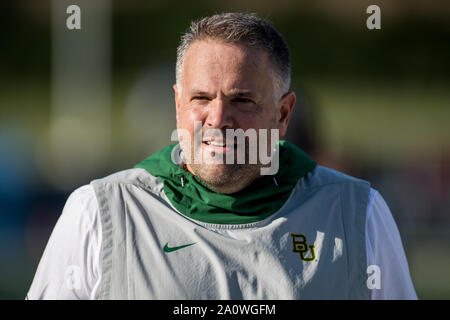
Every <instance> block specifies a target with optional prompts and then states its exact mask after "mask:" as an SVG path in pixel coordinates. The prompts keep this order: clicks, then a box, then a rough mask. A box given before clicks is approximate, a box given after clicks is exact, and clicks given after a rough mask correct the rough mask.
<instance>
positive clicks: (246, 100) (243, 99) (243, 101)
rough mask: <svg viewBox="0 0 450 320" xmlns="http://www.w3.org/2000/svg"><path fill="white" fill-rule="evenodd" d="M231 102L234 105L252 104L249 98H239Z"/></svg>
mask: <svg viewBox="0 0 450 320" xmlns="http://www.w3.org/2000/svg"><path fill="white" fill-rule="evenodd" d="M232 101H233V102H236V103H253V101H252V100H251V99H249V98H241V97H239V98H234V99H233V100H232Z"/></svg>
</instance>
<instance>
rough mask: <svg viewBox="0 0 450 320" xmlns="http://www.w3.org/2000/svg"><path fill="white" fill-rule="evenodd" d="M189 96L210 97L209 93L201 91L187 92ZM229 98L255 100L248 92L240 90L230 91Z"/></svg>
mask: <svg viewBox="0 0 450 320" xmlns="http://www.w3.org/2000/svg"><path fill="white" fill-rule="evenodd" d="M189 93H190V95H206V96H209V95H211V94H210V93H209V92H206V91H203V90H196V89H194V90H191V91H189ZM229 96H231V97H249V98H255V97H256V95H255V94H254V93H253V92H251V91H250V90H240V89H236V90H231V91H230V93H229Z"/></svg>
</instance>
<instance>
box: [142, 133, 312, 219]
mask: <svg viewBox="0 0 450 320" xmlns="http://www.w3.org/2000/svg"><path fill="white" fill-rule="evenodd" d="M279 144H280V162H279V170H278V173H277V174H275V175H274V176H262V177H260V178H258V179H257V180H255V181H254V182H253V183H252V184H250V185H249V186H248V187H247V188H245V189H243V190H241V191H239V192H237V193H234V194H222V193H219V192H217V191H214V190H212V189H211V188H210V187H208V186H207V185H206V184H205V183H204V182H203V181H202V180H200V179H199V178H198V177H196V176H195V175H193V174H191V173H190V172H188V171H185V170H183V169H182V168H180V167H179V166H178V165H177V164H175V163H173V162H172V160H171V154H172V150H173V149H174V148H175V147H176V146H177V144H172V145H169V146H167V147H165V148H163V149H161V150H160V151H158V152H156V153H155V154H153V155H151V156H150V157H148V158H147V159H145V160H144V161H142V162H141V163H139V164H137V165H136V166H135V168H143V169H145V170H147V171H148V172H149V173H150V174H151V175H153V176H155V177H158V178H159V179H160V180H161V181H162V182H163V183H164V192H165V194H166V196H167V197H168V199H169V200H170V202H171V203H172V205H173V206H174V207H175V208H176V209H177V210H178V211H180V212H181V213H182V214H184V215H186V216H187V217H189V218H192V219H195V220H198V221H202V222H207V223H216V224H245V223H252V222H256V221H260V220H263V219H265V218H267V217H268V216H270V215H272V214H273V213H275V212H276V211H278V210H279V209H280V208H281V206H282V205H283V204H284V203H285V202H286V200H287V199H288V198H289V195H290V194H291V191H292V190H293V189H294V187H295V185H296V184H297V182H298V180H299V179H300V178H302V177H303V176H305V175H306V174H307V173H308V172H310V171H311V170H312V169H314V168H315V166H316V163H315V162H314V161H313V160H312V159H311V158H310V157H309V156H308V155H307V154H306V153H305V152H303V151H302V150H301V149H300V148H298V147H296V146H295V145H293V144H291V143H289V142H287V141H283V140H282V141H280V142H279ZM274 178H275V180H276V182H275V181H274Z"/></svg>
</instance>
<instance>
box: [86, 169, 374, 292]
mask: <svg viewBox="0 0 450 320" xmlns="http://www.w3.org/2000/svg"><path fill="white" fill-rule="evenodd" d="M91 184H92V185H93V187H94V190H95V193H96V196H97V200H98V204H99V210H100V215H101V223H102V232H103V243H102V257H101V259H102V277H101V284H100V299H369V297H370V294H369V289H368V288H367V286H366V281H367V273H366V269H367V262H366V261H367V259H366V247H365V223H366V208H367V202H368V198H369V192H370V185H369V183H368V182H366V181H362V180H359V179H356V178H352V177H349V176H347V175H345V174H342V173H339V172H337V171H334V170H331V169H328V168H325V167H322V166H319V165H318V166H317V167H316V168H315V169H314V170H312V171H311V172H310V173H308V174H307V175H306V176H305V177H303V178H302V179H300V180H299V182H298V183H297V185H296V187H295V188H294V190H293V191H292V193H291V195H290V197H289V199H288V200H287V201H286V203H285V204H284V205H283V206H282V207H281V208H280V210H278V211H277V212H276V213H274V214H273V215H271V216H269V217H268V218H266V219H264V220H262V221H258V222H255V223H250V224H238V225H236V224H230V225H225V224H211V223H203V222H200V221H196V220H192V219H189V218H187V217H186V216H184V215H183V214H181V213H179V212H178V211H177V210H176V209H174V207H173V206H172V205H171V203H170V202H169V200H168V199H167V197H166V196H165V194H164V190H163V184H162V182H161V181H160V180H159V179H158V178H156V177H154V176H152V175H151V174H149V173H148V172H147V171H146V170H144V169H140V168H136V169H129V170H125V171H121V172H118V173H115V174H113V175H111V176H108V177H106V178H103V179H99V180H94V181H93V182H92V183H91Z"/></svg>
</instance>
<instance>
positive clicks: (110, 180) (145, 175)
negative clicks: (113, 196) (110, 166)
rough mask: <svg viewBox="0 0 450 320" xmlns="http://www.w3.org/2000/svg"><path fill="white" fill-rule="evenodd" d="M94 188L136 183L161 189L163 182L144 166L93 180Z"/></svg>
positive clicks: (144, 186)
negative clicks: (143, 167)
mask: <svg viewBox="0 0 450 320" xmlns="http://www.w3.org/2000/svg"><path fill="white" fill-rule="evenodd" d="M91 185H92V186H93V187H94V189H97V188H98V187H99V186H105V185H109V186H111V185H115V186H118V185H134V186H136V187H140V188H144V189H150V190H154V191H158V192H159V191H160V189H161V188H162V182H161V181H160V180H159V179H158V178H157V177H155V176H153V175H151V174H150V173H149V172H148V171H147V170H145V169H142V168H132V169H126V170H122V171H118V172H115V173H113V174H110V175H108V176H106V177H103V178H100V179H95V180H93V181H91Z"/></svg>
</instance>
